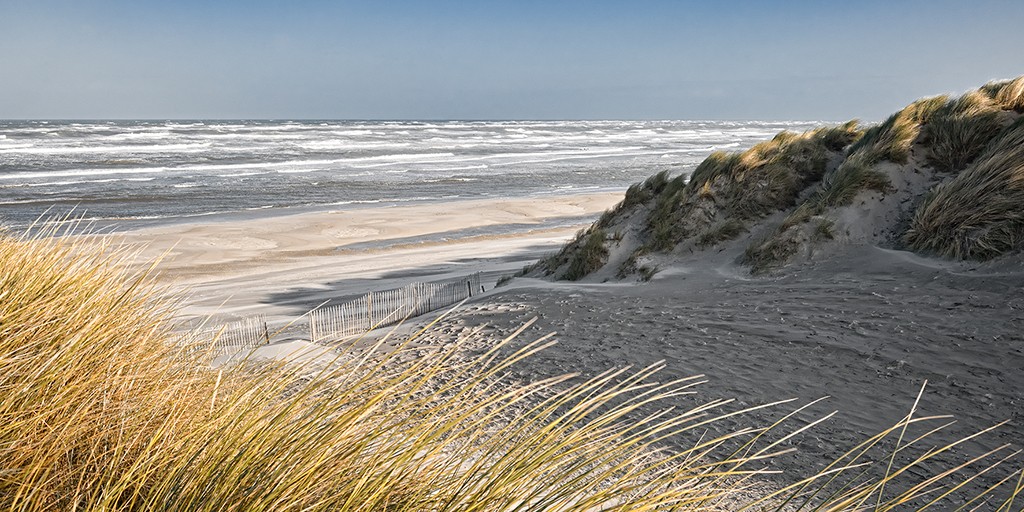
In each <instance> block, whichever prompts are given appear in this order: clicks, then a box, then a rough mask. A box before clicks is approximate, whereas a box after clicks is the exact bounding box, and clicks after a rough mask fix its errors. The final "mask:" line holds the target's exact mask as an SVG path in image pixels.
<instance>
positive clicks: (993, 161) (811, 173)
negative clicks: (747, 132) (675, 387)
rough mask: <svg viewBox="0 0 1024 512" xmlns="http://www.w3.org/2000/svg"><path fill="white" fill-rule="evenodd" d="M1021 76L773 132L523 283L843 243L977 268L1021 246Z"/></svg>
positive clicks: (797, 254) (610, 216)
mask: <svg viewBox="0 0 1024 512" xmlns="http://www.w3.org/2000/svg"><path fill="white" fill-rule="evenodd" d="M1022 104H1024V77H1020V78H1017V79H1015V80H1012V81H1006V82H993V83H990V84H987V85H985V86H984V87H982V88H980V89H978V90H975V91H971V92H968V93H966V94H964V95H962V96H960V97H957V98H949V97H947V96H937V97H933V98H926V99H922V100H919V101H916V102H914V103H912V104H911V105H909V106H907V107H906V108H904V109H903V110H900V111H899V112H897V113H895V114H893V115H892V116H891V117H889V118H888V119H887V120H886V121H884V122H882V123H880V124H878V125H875V126H871V127H868V128H867V129H861V128H860V127H859V126H858V124H857V122H856V121H851V122H848V123H846V124H843V125H840V126H835V127H823V128H819V129H816V130H812V131H808V132H805V133H802V134H796V133H792V132H782V133H780V134H778V135H777V136H776V137H775V138H774V139H772V140H770V141H766V142H763V143H761V144H758V145H756V146H754V147H753V148H751V149H749V150H747V151H744V152H742V153H723V152H719V153H714V154H712V155H711V156H710V157H708V158H707V159H706V160H705V161H704V162H703V163H701V164H700V165H699V166H698V167H697V168H696V169H695V170H694V171H693V173H692V174H690V175H679V176H676V177H673V178H670V177H669V176H668V175H667V174H666V173H660V174H657V175H654V176H652V177H651V178H649V179H648V180H647V181H645V182H643V183H638V184H636V185H634V186H633V187H631V188H630V189H629V191H627V193H626V197H625V198H624V199H623V201H622V202H621V203H620V204H619V205H618V206H616V207H615V208H613V209H612V210H609V211H608V212H606V213H605V215H604V216H602V217H601V219H600V220H598V222H596V223H595V224H594V225H593V226H592V227H591V228H589V229H587V230H584V231H581V232H580V233H579V234H578V235H577V237H576V239H575V240H573V241H571V242H570V243H568V244H567V245H566V246H565V247H564V248H563V249H562V250H561V251H560V252H559V253H557V254H555V255H553V256H551V257H549V258H547V259H545V260H542V261H541V262H539V263H538V265H537V266H536V267H535V268H534V269H532V271H531V272H532V275H538V276H539V275H545V276H553V277H555V278H556V279H568V280H580V279H585V280H588V281H606V280H610V279H633V280H636V279H639V280H649V279H651V277H652V276H654V275H655V274H656V273H658V272H659V271H661V270H663V269H669V268H677V267H680V266H683V267H685V266H686V262H687V261H689V260H691V259H692V258H699V259H703V258H707V257H708V256H709V254H715V253H722V254H721V256H719V257H724V258H728V259H729V260H730V261H734V262H735V263H736V264H738V265H741V266H742V267H743V269H744V270H745V271H749V272H752V273H764V272H771V271H775V270H777V269H779V268H782V267H784V266H787V265H790V264H793V263H795V262H800V261H809V260H813V259H814V258H815V257H816V256H817V255H820V254H822V253H835V252H836V251H837V249H841V248H843V247H846V246H849V245H869V246H878V247H884V248H890V249H904V250H910V251H914V252H917V253H919V254H923V255H927V256H938V257H944V258H952V259H974V260H987V259H992V258H996V257H999V256H1002V255H1004V254H1007V253H1011V252H1017V251H1020V250H1021V249H1022V248H1024V150H1022V149H1021V148H1022V147H1024V118H1022V116H1021V113H1022V111H1024V107H1022Z"/></svg>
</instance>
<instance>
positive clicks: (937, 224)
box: [904, 118, 1024, 260]
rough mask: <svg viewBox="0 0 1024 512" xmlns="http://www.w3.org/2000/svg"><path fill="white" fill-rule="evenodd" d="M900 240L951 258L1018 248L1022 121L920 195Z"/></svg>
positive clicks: (1022, 217) (1023, 203) (1023, 221)
mask: <svg viewBox="0 0 1024 512" xmlns="http://www.w3.org/2000/svg"><path fill="white" fill-rule="evenodd" d="M904 240H905V241H906V243H907V245H908V246H909V247H910V248H911V249H913V250H915V251H921V252H926V253H931V254H937V255H940V256H945V257H950V258H956V259H978V260H985V259H990V258H994V257H996V256H999V255H1001V254H1004V253H1006V252H1007V251H1011V250H1016V249H1021V248H1022V247H1024V118H1021V119H1018V120H1017V121H1016V122H1015V123H1014V124H1013V125H1011V126H1010V127H1008V128H1007V129H1006V130H1005V132H1004V133H1003V134H1002V135H1001V136H1000V137H999V138H997V139H995V140H993V141H992V142H991V143H990V144H989V145H988V146H987V147H986V149H985V150H984V151H983V152H982V154H981V155H980V156H979V157H978V158H977V159H976V160H975V161H974V163H973V164H972V165H971V166H970V167H968V168H967V169H966V170H964V171H963V172H961V173H960V174H958V175H957V176H956V177H954V178H953V179H951V180H949V181H947V182H945V183H942V184H940V185H938V186H936V187H935V188H934V189H933V190H932V191H931V192H929V193H928V195H927V196H925V199H924V200H923V201H922V202H921V204H920V205H919V206H918V208H917V210H916V211H915V212H914V217H913V220H912V221H911V226H910V228H909V229H908V231H907V232H906V234H905V236H904Z"/></svg>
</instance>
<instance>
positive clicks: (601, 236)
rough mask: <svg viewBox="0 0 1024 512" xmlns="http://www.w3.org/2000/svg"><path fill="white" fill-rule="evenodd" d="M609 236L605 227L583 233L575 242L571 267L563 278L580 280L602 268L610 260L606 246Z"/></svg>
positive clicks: (570, 261)
mask: <svg viewBox="0 0 1024 512" xmlns="http://www.w3.org/2000/svg"><path fill="white" fill-rule="evenodd" d="M607 238H608V237H607V235H606V234H605V232H604V230H603V229H591V230H589V231H586V232H583V233H581V234H580V235H579V236H578V237H577V240H576V242H575V243H576V246H577V247H576V250H575V251H573V253H572V256H570V257H569V268H568V269H566V271H565V274H564V275H563V276H562V278H563V279H567V280H569V281H579V280H580V279H583V278H584V277H586V276H588V275H590V274H591V273H593V272H595V271H596V270H598V269H600V268H601V267H602V266H603V265H604V264H605V262H606V261H607V260H608V249H607V248H605V246H604V242H605V240H607Z"/></svg>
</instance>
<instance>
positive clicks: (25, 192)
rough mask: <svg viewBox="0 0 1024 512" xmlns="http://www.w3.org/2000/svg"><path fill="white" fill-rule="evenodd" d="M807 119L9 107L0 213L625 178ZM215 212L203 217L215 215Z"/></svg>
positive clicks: (361, 198)
mask: <svg viewBox="0 0 1024 512" xmlns="http://www.w3.org/2000/svg"><path fill="white" fill-rule="evenodd" d="M817 124H819V123H817V122H803V121H308V120H307V121H266V120H264V121H221V120H218V121H202V120H197V121H182V120H175V121H152V120H150V121H0V225H2V226H5V227H7V228H14V229H19V228H24V227H25V226H28V225H30V224H31V223H32V222H34V221H36V220H37V219H40V218H52V217H63V216H68V215H70V216H71V217H74V218H80V219H85V220H88V221H92V222H94V223H97V224H100V225H108V226H115V229H133V228H136V227H142V226H152V225H157V224H164V223H176V222H188V221H195V220H199V219H204V218H206V219H209V220H211V221H216V220H221V219H232V218H237V217H239V216H251V215H253V214H261V215H276V214H288V213H299V212H304V211H313V210H327V209H342V208H346V207H360V206H361V207H372V206H375V205H376V206H382V207H383V206H391V205H397V204H405V203H416V202H436V201H459V200H468V199H483V198H510V197H534V198H537V199H538V200H543V198H544V197H545V196H550V195H552V194H558V195H560V194H577V193H586V192H599V191H610V190H623V189H625V188H626V187H628V186H629V185H630V184H632V183H635V182H638V181H641V180H643V179H645V178H646V177H648V176H650V175H651V174H654V173H656V172H660V171H662V170H668V171H669V172H671V173H673V174H686V173H689V172H691V171H692V170H693V169H694V168H695V167H696V165H697V164H698V163H699V162H700V161H701V160H703V159H704V158H705V157H706V156H707V155H708V154H710V153H711V152H713V151H719V150H725V151H735V150H741V149H744V148H747V147H749V146H752V145H753V144H755V143H757V142H759V141H762V140H765V139H768V138H771V137H772V136H774V135H775V134H776V133H778V132H779V131H782V130H794V131H801V130H805V129H808V128H811V127H812V126H816V125H817ZM204 220H205V219H204Z"/></svg>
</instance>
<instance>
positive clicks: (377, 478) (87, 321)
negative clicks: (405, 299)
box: [0, 237, 1021, 512]
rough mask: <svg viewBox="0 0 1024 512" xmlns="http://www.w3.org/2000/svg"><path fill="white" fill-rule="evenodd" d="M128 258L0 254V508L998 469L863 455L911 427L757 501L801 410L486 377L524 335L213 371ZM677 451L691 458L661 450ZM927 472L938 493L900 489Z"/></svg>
mask: <svg viewBox="0 0 1024 512" xmlns="http://www.w3.org/2000/svg"><path fill="white" fill-rule="evenodd" d="M128 257H130V254H128V253H126V252H124V250H123V249H120V248H118V247H116V246H114V245H111V244H107V243H105V242H104V241H103V240H97V239H91V238H76V239H66V238H63V239H50V238H36V237H21V238H12V237H0V268H2V269H3V272H2V273H0V297H3V299H4V300H2V301H0V365H2V369H3V371H2V372H0V389H2V390H3V393H0V418H3V421H0V476H2V477H0V506H2V507H3V508H4V509H7V510H76V511H86V512H88V511H100V510H104V511H112V510H117V511H132V510H139V511H142V510H168V511H191V510H235V511H249V510H252V511H257V510H259V511H262V510H304V511H321V510H323V511H327V510H332V511H333V510H341V511H379V510H384V511H393V512H394V511H422V510H432V511H439V512H445V511H468V510H480V511H490V510H502V511H506V510H508V511H512V510H541V511H549V510H550V511H565V512H572V511H587V510H618V511H623V512H625V511H631V510H667V509H673V510H707V509H716V508H717V509H722V508H738V507H749V508H751V509H766V508H767V509H781V508H783V507H784V508H785V509H787V510H796V509H797V508H794V507H793V506H790V505H786V504H787V503H788V504H791V505H798V504H800V503H805V500H807V501H806V502H808V503H813V504H814V506H816V507H818V508H817V510H835V511H845V510H864V507H863V504H864V503H868V502H872V503H876V504H877V506H876V507H875V509H876V510H889V509H891V508H893V507H897V506H898V507H900V508H901V509H904V510H914V509H915V508H920V507H923V506H924V505H925V504H927V503H928V501H930V500H932V498H934V497H936V496H942V493H944V492H945V491H946V490H947V489H951V490H955V489H956V486H957V484H958V483H959V482H961V481H963V480H966V479H969V478H970V476H971V471H975V472H977V471H988V469H986V468H989V467H991V466H992V465H993V464H995V462H989V463H988V464H987V465H983V467H982V468H981V469H976V468H972V469H971V470H970V471H968V470H967V469H965V468H968V465H966V464H965V465H963V466H961V467H953V468H951V469H950V470H949V472H946V471H943V470H936V469H934V467H933V466H932V464H933V459H934V458H935V457H936V455H938V454H941V453H942V452H944V451H947V450H949V449H951V448H952V447H953V446H955V444H954V445H951V446H947V447H942V448H939V449H930V450H928V451H926V452H924V453H923V454H922V455H921V456H919V457H913V458H912V460H911V461H910V462H907V463H905V464H899V463H897V464H892V461H893V460H894V458H893V459H888V458H884V457H876V456H869V455H866V454H868V453H869V450H870V449H871V448H872V447H874V446H878V445H879V444H880V443H882V442H883V441H885V440H887V439H890V440H891V439H893V438H896V439H897V441H896V444H895V448H894V449H895V450H897V451H899V452H900V453H901V454H905V453H908V452H909V450H910V449H911V448H913V445H916V444H920V443H921V442H927V436H925V437H922V438H920V439H914V440H913V441H911V442H908V441H904V435H903V433H904V432H905V430H906V428H907V426H909V425H911V424H914V423H918V422H921V421H925V420H923V419H918V418H915V417H913V414H910V415H908V416H907V418H905V419H904V420H902V421H900V422H898V423H897V425H896V426H894V427H893V428H891V429H887V430H886V431H884V432H882V433H880V434H878V435H876V436H874V437H871V438H869V439H868V440H866V441H865V442H864V443H863V444H862V445H861V446H858V447H857V448H855V449H854V450H851V451H850V452H848V453H847V455H845V456H844V457H843V458H841V459H840V460H838V461H836V462H835V463H833V464H831V465H830V466H828V467H827V468H826V471H825V472H822V473H820V474H817V475H811V476H809V477H808V478H807V479H804V480H801V481H799V482H797V483H796V484H794V485H790V486H787V487H784V488H782V489H779V490H777V491H768V490H763V489H764V487H752V486H751V484H752V483H753V480H752V479H753V478H755V477H756V476H757V475H758V474H760V473H761V472H762V471H763V470H764V463H765V460H766V459H769V458H771V457H774V456H778V455H779V454H780V453H781V452H784V451H785V447H786V446H787V445H788V444H790V442H791V441H792V440H793V439H794V437H795V436H797V435H799V434H800V433H801V432H803V431H805V429H806V428H811V427H813V424H811V425H809V426H806V427H800V428H796V429H794V430H793V431H792V432H788V433H787V432H781V431H780V430H781V429H782V428H783V427H780V425H786V424H787V423H786V421H787V419H789V418H791V417H793V416H794V415H796V414H797V413H799V412H801V410H802V409H800V408H797V410H796V411H794V412H793V413H792V414H787V415H785V416H784V417H783V418H782V419H780V420H779V421H778V422H776V423H773V424H771V425H764V426H754V427H751V428H743V427H736V428H735V429H734V430H731V431H727V432H726V433H724V434H721V435H718V436H708V435H707V432H708V426H709V425H710V424H713V423H716V422H719V421H722V420H727V421H728V422H729V423H728V424H730V425H732V424H734V421H735V420H736V418H737V417H741V416H738V415H740V414H742V412H743V411H738V412H733V411H728V410H725V409H724V406H726V404H728V402H729V401H728V400H716V401H711V402H708V403H705V404H702V405H698V406H697V407H695V408H693V409H690V410H686V411H679V410H676V409H674V408H672V407H670V406H669V405H668V403H667V402H666V401H667V400H669V399H671V398H673V397H677V396H679V395H680V394H685V393H689V392H690V391H691V388H693V387H694V386H695V385H696V383H697V382H699V379H698V378H688V379H678V380H672V381H669V382H662V383H659V382H657V375H658V370H659V369H660V365H654V366H650V367H646V368H643V369H639V370H635V371H630V370H626V369H622V370H611V371H607V372H603V373H598V374H596V375H595V376H593V377H587V378H572V377H571V376H552V377H551V378H548V379H544V380H539V381H534V382H528V383H513V382H510V381H508V380H507V379H505V378H504V377H503V376H504V375H506V374H508V373H510V371H511V369H512V368H513V367H514V366H515V365H517V364H520V363H521V362H522V361H523V360H524V359H526V358H529V357H531V356H532V355H533V354H535V353H536V352H538V351H540V350H542V349H544V348H545V347H547V346H549V345H550V344H551V343H552V342H551V341H550V336H544V337H541V338H539V339H536V340H534V341H531V342H523V343H522V344H521V346H520V347H519V348H515V347H513V346H512V345H511V344H510V343H511V340H513V339H515V337H516V336H521V335H522V332H523V331H525V330H526V329H527V328H529V327H530V324H529V323H527V324H526V325H524V326H522V327H521V328H520V329H519V330H518V331H517V332H516V333H515V334H514V335H513V336H511V337H509V338H508V339H506V340H504V341H494V342H493V343H488V344H487V345H486V347H487V348H486V349H485V350H484V351H483V352H482V353H481V352H475V353H476V354H478V355H471V354H470V352H471V349H470V347H468V346H467V345H466V343H467V341H466V340H454V341H453V342H452V343H448V344H442V345H439V346H433V347H434V348H429V347H428V346H417V337H416V336H418V335H414V336H413V337H412V338H411V339H408V340H406V341H405V342H404V343H399V344H398V346H397V347H393V348H387V349H384V345H383V343H385V341H387V339H385V340H382V341H381V342H378V343H376V344H368V345H370V346H367V347H363V348H357V347H358V346H359V345H352V346H348V347H346V349H345V350H344V351H342V352H336V353H335V354H336V356H332V357H327V358H321V360H320V361H319V362H318V363H316V364H312V363H305V364H303V363H299V362H297V360H296V362H293V363H285V362H279V363H273V362H268V361H257V360H244V361H241V362H239V363H237V364H232V365H228V366H222V367H220V368H211V367H210V366H209V364H208V362H204V361H208V360H205V359H204V358H203V357H204V355H203V354H202V353H199V354H198V355H193V354H195V352H194V351H193V349H194V348H197V347H194V346H187V345H182V344H181V340H183V339H185V340H194V341H197V342H198V343H200V347H201V346H202V344H204V343H206V342H208V341H210V340H201V339H200V340H195V339H194V337H192V336H185V337H182V336H179V335H178V334H177V333H175V332H173V331H172V330H171V329H172V327H173V323H172V321H173V318H174V314H175V313H174V304H173V303H172V302H168V301H167V300H166V299H163V298H161V297H162V292H161V291H160V290H158V289H156V288H154V287H153V285H152V282H151V281H150V279H149V275H148V274H147V273H146V272H145V271H143V272H141V273H136V272H132V271H130V270H128V269H130V268H133V267H131V266H130V265H128V263H129V262H128V261H126V259H125V258H128ZM426 329H428V330H429V329H430V326H428V327H427V328H426ZM321 350H322V349H321ZM296 356H297V354H296ZM779 405H780V404H768V406H775V407H778V406H779ZM756 408H760V407H754V409H756ZM771 432H778V434H777V435H775V436H774V437H773V436H771V435H770V434H771ZM674 436H688V438H689V439H692V440H693V442H690V443H686V446H685V447H682V448H678V449H676V450H667V449H665V448H664V447H663V446H662V445H661V442H662V441H664V440H666V439H669V438H671V437H674ZM908 439H910V438H909V437H908ZM1002 454H1003V451H1002V450H995V451H994V452H993V453H992V454H989V455H990V458H991V459H993V460H994V461H999V460H1000V459H1001V458H1002ZM982 460H989V459H982ZM1003 462H1005V461H1003ZM872 464H874V465H875V466H876V467H878V466H879V465H881V468H880V469H881V470H882V471H879V472H876V473H874V474H873V475H874V476H872V473H868V472H866V471H865V468H867V467H869V466H871V465H872ZM926 467H927V468H932V469H930V470H931V471H933V473H932V474H933V475H934V477H932V478H926V479H925V481H924V482H923V483H920V484H914V481H911V482H910V483H907V484H903V485H900V482H901V480H902V479H903V478H905V477H906V476H908V475H909V474H911V473H914V472H917V471H920V470H921V469H922V468H926ZM1005 482H1010V484H1009V487H1010V488H1009V492H1007V493H1006V497H1005V498H1004V497H1002V496H1000V497H998V498H993V497H992V491H989V492H987V493H986V494H984V495H982V496H979V497H977V498H975V500H982V499H991V500H998V501H995V503H996V505H1003V507H1002V508H1003V509H1007V510H1008V509H1009V508H1008V506H1006V503H1012V502H1011V501H1010V500H1012V499H1013V497H1014V495H1016V494H1020V487H1021V486H1020V484H1019V482H1020V480H1018V479H1016V478H1009V477H1008V478H1007V479H1005V480H1004V483H1005ZM1015 484H1016V487H1013V486H1014V485H1015ZM752 489H756V490H752ZM888 489H898V490H896V491H895V492H888V493H887V492H885V491H886V490H888ZM805 504H806V503H805ZM914 504H916V505H917V507H914V506H913V505H914Z"/></svg>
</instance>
